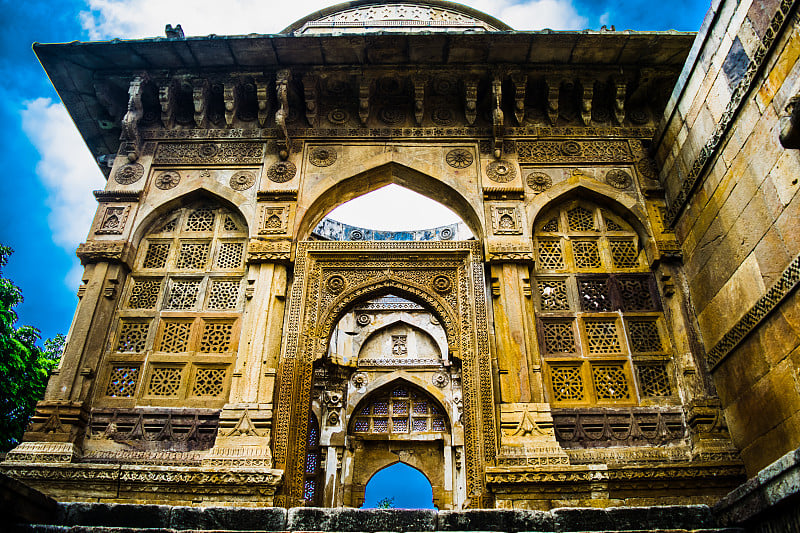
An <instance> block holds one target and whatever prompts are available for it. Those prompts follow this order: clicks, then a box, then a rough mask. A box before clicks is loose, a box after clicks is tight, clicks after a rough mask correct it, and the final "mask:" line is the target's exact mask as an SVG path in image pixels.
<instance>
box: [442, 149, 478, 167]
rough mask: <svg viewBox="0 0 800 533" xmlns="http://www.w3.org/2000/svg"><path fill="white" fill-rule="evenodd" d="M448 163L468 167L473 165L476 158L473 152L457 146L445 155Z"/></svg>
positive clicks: (453, 165)
mask: <svg viewBox="0 0 800 533" xmlns="http://www.w3.org/2000/svg"><path fill="white" fill-rule="evenodd" d="M445 160H446V161H447V164H448V165H450V166H451V167H453V168H467V167H468V166H470V165H472V162H473V161H474V158H473V157H472V152H470V151H469V150H467V149H465V148H456V149H454V150H450V151H449V152H447V155H446V156H445Z"/></svg>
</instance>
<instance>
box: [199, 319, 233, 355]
mask: <svg viewBox="0 0 800 533" xmlns="http://www.w3.org/2000/svg"><path fill="white" fill-rule="evenodd" d="M232 339H233V322H206V323H205V324H204V327H203V337H202V339H200V351H201V352H203V353H227V352H229V351H230V350H231V342H232Z"/></svg>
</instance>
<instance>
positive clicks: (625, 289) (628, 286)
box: [617, 276, 655, 311]
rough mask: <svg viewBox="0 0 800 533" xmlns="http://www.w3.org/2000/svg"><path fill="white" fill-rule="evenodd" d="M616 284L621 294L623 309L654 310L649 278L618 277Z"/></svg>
mask: <svg viewBox="0 0 800 533" xmlns="http://www.w3.org/2000/svg"><path fill="white" fill-rule="evenodd" d="M617 286H618V287H619V292H620V295H621V296H622V308H623V309H624V310H625V311H655V304H654V303H653V297H652V295H651V294H650V283H649V278H645V277H638V276H637V277H618V278H617Z"/></svg>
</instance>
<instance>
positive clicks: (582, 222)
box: [567, 206, 595, 231]
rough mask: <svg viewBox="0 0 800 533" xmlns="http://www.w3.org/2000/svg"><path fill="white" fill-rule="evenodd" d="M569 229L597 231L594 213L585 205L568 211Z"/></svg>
mask: <svg viewBox="0 0 800 533" xmlns="http://www.w3.org/2000/svg"><path fill="white" fill-rule="evenodd" d="M567 221H568V223H569V229H570V230H572V231H595V228H594V215H593V214H592V212H591V211H589V210H587V209H584V208H583V207H580V206H578V207H576V208H575V209H570V210H569V211H567Z"/></svg>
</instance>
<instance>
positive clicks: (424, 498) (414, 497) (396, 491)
mask: <svg viewBox="0 0 800 533" xmlns="http://www.w3.org/2000/svg"><path fill="white" fill-rule="evenodd" d="M362 508H364V509H373V508H396V509H435V508H436V507H435V506H434V505H433V487H432V486H431V482H430V481H428V478H426V477H425V475H424V474H423V473H422V472H420V471H419V470H417V469H416V468H413V467H411V466H409V465H407V464H405V463H395V464H393V465H391V466H387V467H386V468H384V469H382V470H379V471H378V472H376V473H375V475H373V476H372V478H370V480H369V482H368V483H367V487H366V490H365V491H364V505H362Z"/></svg>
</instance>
